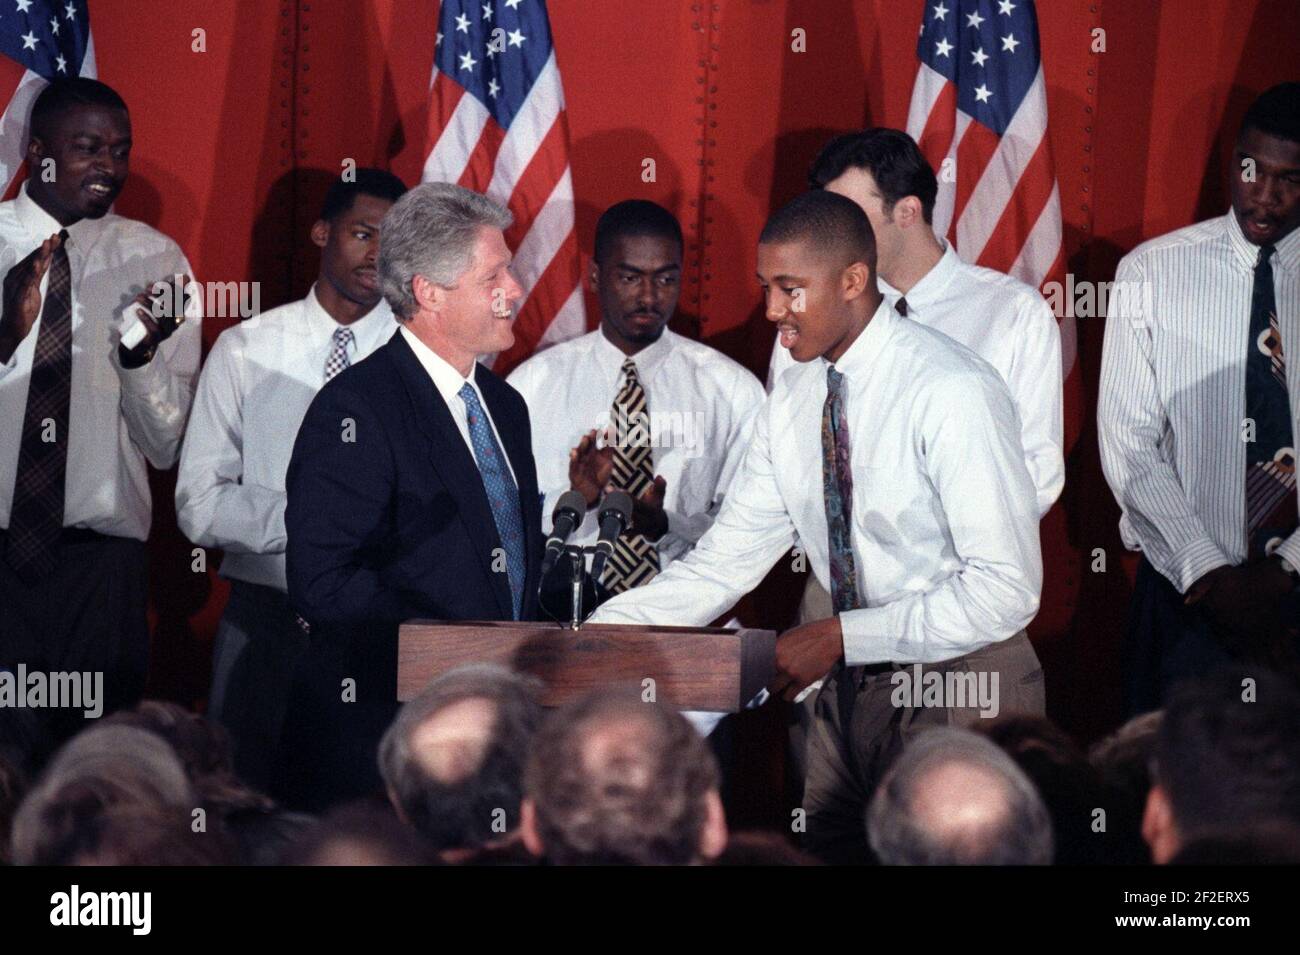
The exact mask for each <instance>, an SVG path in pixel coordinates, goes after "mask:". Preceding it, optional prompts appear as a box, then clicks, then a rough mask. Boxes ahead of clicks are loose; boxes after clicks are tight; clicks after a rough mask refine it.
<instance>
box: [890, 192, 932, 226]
mask: <svg viewBox="0 0 1300 955" xmlns="http://www.w3.org/2000/svg"><path fill="white" fill-rule="evenodd" d="M923 212H924V210H923V209H922V208H921V200H920V199H918V198H916V196H904V197H903V198H902V199H899V200H898V201H897V202H896V203H894V224H895V225H896V226H898V227H899V228H900V229H910V228H912V227H913V226H915V225H916V224H917V223H920V224H921V225H925V216H924V215H923Z"/></svg>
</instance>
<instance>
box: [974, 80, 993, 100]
mask: <svg viewBox="0 0 1300 955" xmlns="http://www.w3.org/2000/svg"><path fill="white" fill-rule="evenodd" d="M992 95H993V94H992V93H991V92H989V88H988V87H987V86H985V85H984V84H983V83H981V84H980V85H979V86H977V87H975V102H977V103H987V102H988V101H989V97H991V96H992Z"/></svg>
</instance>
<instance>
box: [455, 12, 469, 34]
mask: <svg viewBox="0 0 1300 955" xmlns="http://www.w3.org/2000/svg"><path fill="white" fill-rule="evenodd" d="M456 32H457V33H468V32H469V17H467V16H465V14H463V13H462V14H461V15H460V16H458V17H457V18H456Z"/></svg>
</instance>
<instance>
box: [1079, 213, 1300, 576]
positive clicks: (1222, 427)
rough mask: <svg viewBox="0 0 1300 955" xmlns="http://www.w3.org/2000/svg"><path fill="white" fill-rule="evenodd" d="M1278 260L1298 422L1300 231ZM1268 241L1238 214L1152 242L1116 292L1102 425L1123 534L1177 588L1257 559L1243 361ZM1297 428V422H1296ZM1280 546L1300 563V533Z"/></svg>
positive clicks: (1100, 407)
mask: <svg viewBox="0 0 1300 955" xmlns="http://www.w3.org/2000/svg"><path fill="white" fill-rule="evenodd" d="M1276 249H1277V251H1276V253H1275V254H1274V256H1273V258H1272V265H1273V282H1274V289H1275V292H1276V296H1277V310H1278V323H1279V326H1280V329H1281V333H1282V345H1283V349H1284V351H1285V354H1286V355H1287V357H1288V358H1289V359H1290V360H1289V361H1288V362H1287V388H1288V390H1289V392H1290V398H1291V414H1292V418H1293V420H1294V419H1296V418H1297V417H1300V229H1298V230H1296V231H1294V232H1292V233H1291V234H1290V235H1288V236H1287V237H1286V238H1284V239H1283V240H1282V241H1280V242H1278V243H1277V246H1276ZM1258 260H1259V246H1256V245H1253V244H1251V243H1250V242H1249V241H1247V239H1246V237H1245V236H1244V235H1243V234H1242V231H1241V228H1240V226H1239V225H1238V224H1237V220H1236V217H1235V216H1234V215H1233V214H1232V213H1231V212H1229V213H1228V214H1227V215H1224V216H1220V217H1219V218H1217V219H1210V220H1207V221H1205V222H1200V223H1197V224H1196V225H1193V226H1189V227H1187V228H1185V229H1179V230H1177V231H1176V232H1171V233H1169V234H1168V235H1164V236H1160V237H1158V238H1155V239H1151V240H1150V241H1148V242H1144V243H1143V244H1142V245H1140V246H1138V247H1137V248H1136V249H1134V250H1133V251H1132V252H1130V253H1129V254H1128V255H1126V256H1125V257H1124V258H1123V259H1122V260H1121V261H1120V264H1119V269H1118V270H1117V272H1116V274H1115V288H1114V289H1113V290H1112V292H1111V295H1110V303H1111V308H1110V312H1111V314H1110V317H1109V320H1108V321H1107V322H1106V341H1105V348H1104V352H1103V355H1102V369H1101V387H1100V396H1099V398H1098V404H1097V424H1098V431H1099V436H1100V441H1101V462H1102V468H1103V470H1104V471H1105V474H1106V480H1107V482H1108V483H1109V484H1110V488H1111V491H1112V492H1113V493H1114V495H1115V499H1116V500H1117V501H1118V502H1119V506H1120V509H1121V511H1122V516H1121V518H1120V534H1121V536H1122V537H1123V540H1124V544H1125V546H1127V547H1128V548H1130V549H1131V550H1140V551H1142V553H1143V554H1145V555H1146V558H1147V560H1149V561H1150V562H1151V565H1152V566H1153V567H1155V569H1156V570H1158V571H1159V572H1160V573H1162V574H1163V575H1164V576H1165V577H1166V578H1168V579H1169V581H1170V582H1171V583H1173V584H1174V586H1176V587H1177V588H1178V590H1179V591H1180V592H1184V593H1185V592H1186V591H1187V589H1188V588H1189V587H1190V586H1191V585H1192V584H1193V583H1195V581H1196V580H1197V579H1198V578H1200V577H1202V576H1203V575H1204V574H1206V573H1208V572H1209V571H1211V570H1213V569H1214V568H1216V567H1221V566H1225V565H1236V564H1240V563H1241V562H1242V561H1244V560H1245V558H1246V492H1245V481H1246V441H1247V440H1248V439H1249V436H1250V429H1249V428H1248V427H1247V422H1246V421H1245V416H1246V355H1247V350H1248V348H1249V347H1250V342H1249V340H1248V339H1249V337H1250V335H1249V330H1250V307H1251V292H1252V286H1253V282H1254V272H1255V265H1256V263H1257V262H1258ZM1297 430H1298V431H1300V429H1297ZM1276 553H1277V554H1279V555H1281V556H1283V557H1285V558H1286V559H1287V560H1288V561H1289V562H1290V563H1291V564H1293V565H1297V566H1300V532H1297V533H1294V534H1292V535H1291V536H1290V537H1289V538H1287V539H1286V540H1285V541H1283V542H1282V543H1281V545H1280V546H1278V548H1277V551H1276Z"/></svg>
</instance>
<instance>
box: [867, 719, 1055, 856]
mask: <svg viewBox="0 0 1300 955" xmlns="http://www.w3.org/2000/svg"><path fill="white" fill-rule="evenodd" d="M867 831H868V833H869V835H870V839H871V848H872V849H873V850H875V852H876V855H878V856H879V857H880V860H881V861H882V862H883V863H885V864H886V865H1049V864H1050V863H1051V861H1052V851H1053V841H1052V821H1051V817H1050V816H1049V815H1048V812H1047V809H1046V807H1045V806H1044V805H1043V801H1042V799H1040V798H1039V795H1038V793H1037V791H1036V790H1035V789H1034V785H1033V783H1031V782H1030V781H1029V777H1028V776H1026V775H1025V774H1024V772H1023V771H1021V769H1020V768H1019V767H1018V766H1016V764H1015V763H1014V762H1013V761H1012V759H1011V757H1009V756H1007V755H1006V754H1005V753H1004V752H1002V750H1000V749H999V748H998V747H997V745H996V744H994V743H992V742H991V741H989V740H987V739H985V738H984V737H982V736H978V735H976V734H975V733H972V732H971V731H969V730H963V729H950V728H946V727H945V728H940V729H933V730H928V731H926V732H924V733H922V734H921V735H920V736H918V737H917V738H916V740H915V742H913V743H911V744H909V746H908V747H907V748H906V749H904V750H903V752H902V754H901V755H900V756H899V757H898V760H897V761H896V762H895V763H894V765H893V766H892V767H891V768H890V770H889V773H888V774H887V775H886V776H885V778H884V780H883V781H882V782H881V784H880V788H879V789H877V790H876V795H875V797H874V798H873V799H872V801H871V806H870V808H869V809H868V812H867Z"/></svg>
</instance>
